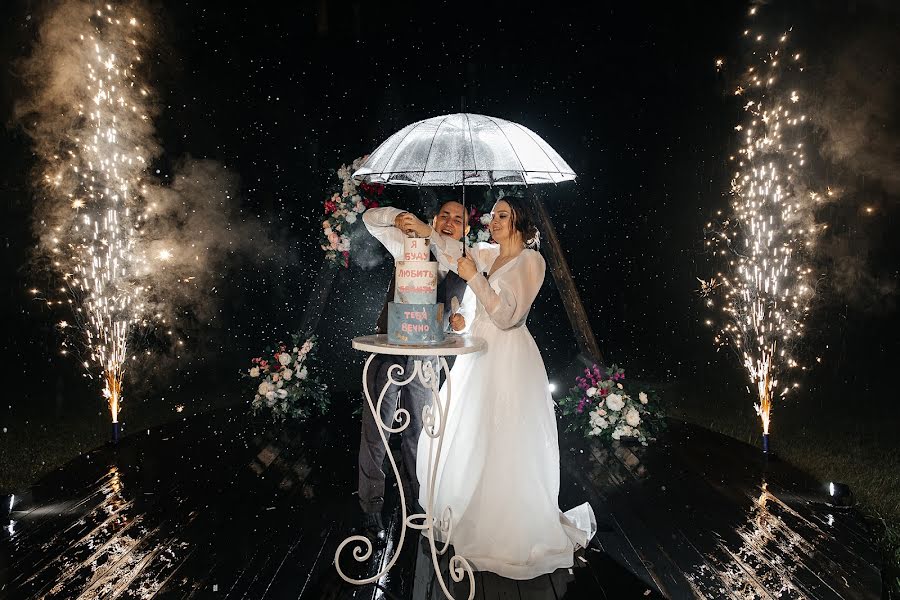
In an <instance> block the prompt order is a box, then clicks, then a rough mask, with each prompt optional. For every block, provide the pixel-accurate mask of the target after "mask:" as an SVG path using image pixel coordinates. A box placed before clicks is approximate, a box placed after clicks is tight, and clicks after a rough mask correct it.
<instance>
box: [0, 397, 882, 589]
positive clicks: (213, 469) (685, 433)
mask: <svg viewBox="0 0 900 600" xmlns="http://www.w3.org/2000/svg"><path fill="white" fill-rule="evenodd" d="M339 422H340V423H342V425H337V424H335V423H316V424H310V425H307V426H302V427H287V428H284V427H275V426H271V425H267V424H265V423H261V422H260V421H259V420H253V419H251V418H249V417H248V416H247V414H245V413H244V412H243V411H242V410H240V409H232V410H228V411H222V412H220V413H217V414H214V415H210V416H205V417H194V418H191V419H189V420H186V421H183V422H179V423H177V424H174V425H170V426H167V427H164V428H161V429H158V430H151V431H148V432H141V433H137V434H133V435H131V436H129V437H127V438H125V439H124V440H123V442H122V444H121V445H120V446H119V447H118V448H116V449H113V448H101V449H98V450H97V451H95V452H92V453H90V454H87V455H84V456H82V457H80V458H79V459H77V460H75V461H73V462H72V463H70V464H69V465H67V466H66V467H64V468H62V469H60V470H58V471H56V472H54V473H52V474H51V475H49V476H48V477H46V478H45V479H43V480H42V481H41V482H40V483H39V484H37V485H35V486H34V487H33V488H32V489H30V490H27V491H25V492H24V494H22V495H20V496H18V497H17V499H16V502H15V505H14V507H13V511H12V512H11V514H10V515H9V517H8V524H7V525H6V526H4V527H3V528H2V530H0V546H2V547H3V548H4V550H3V551H2V554H0V561H2V562H0V597H2V598H67V599H68V598H85V599H86V598H98V599H99V598H103V599H107V598H207V597H209V598H244V599H258V598H310V599H321V598H335V599H336V598H365V599H374V598H415V599H419V598H423V599H424V598H441V597H442V593H441V591H440V588H439V587H438V585H437V583H436V581H435V578H434V575H433V572H432V570H431V564H430V557H427V556H425V555H424V554H423V553H422V551H421V549H420V546H419V544H418V541H419V540H418V538H417V537H416V536H412V535H409V536H407V542H406V544H404V547H403V549H402V552H401V556H400V558H399V560H398V563H397V564H396V565H395V567H394V569H393V570H392V571H391V572H390V573H389V574H388V575H387V576H385V577H383V578H382V579H381V580H379V581H378V582H377V584H371V585H367V586H361V587H356V586H351V585H349V584H346V583H344V582H343V581H342V580H341V579H340V578H339V577H338V576H337V574H336V572H335V568H334V564H333V560H334V552H335V549H336V547H337V545H338V544H339V543H340V541H342V540H343V539H344V538H345V537H346V536H347V535H349V533H348V530H349V527H350V524H351V521H352V519H353V515H354V514H355V512H354V511H355V510H356V499H355V496H354V495H353V494H352V491H353V489H354V487H355V484H354V482H355V480H356V460H355V454H356V448H357V446H356V444H357V440H358V431H357V429H358V424H357V421H356V420H355V419H353V418H348V419H346V420H344V421H339ZM562 457H563V458H562V487H561V491H560V505H561V506H562V507H563V508H567V507H570V506H574V505H576V504H579V503H581V502H583V501H585V500H588V501H590V502H591V504H592V506H593V507H594V510H595V512H596V513H597V516H598V519H599V520H600V521H601V527H603V526H604V525H605V530H602V531H601V532H599V533H598V535H597V537H596V538H595V543H594V544H593V545H592V547H591V548H590V549H588V550H587V551H582V552H580V553H579V555H578V556H577V557H576V566H575V568H573V569H571V570H569V569H561V570H559V571H557V572H556V573H553V574H551V575H547V576H544V577H540V578H538V579H535V580H531V581H526V582H515V581H511V580H505V579H503V578H500V577H498V576H496V575H493V574H491V573H483V574H482V573H480V574H477V575H476V592H477V594H476V597H478V598H516V599H519V600H526V599H539V598H547V599H555V600H559V599H563V598H565V599H568V600H571V599H580V598H590V599H599V598H610V599H612V598H616V599H618V598H653V597H657V598H661V597H668V598H816V599H851V598H853V599H856V598H859V599H873V600H874V599H877V598H879V597H880V595H881V594H880V591H881V581H880V572H879V569H878V563H877V560H878V557H877V553H876V552H875V550H874V549H873V547H872V543H871V538H870V535H869V533H868V532H867V531H866V529H865V527H864V525H863V523H862V522H861V521H860V519H859V518H858V516H857V515H856V513H855V512H853V511H848V510H839V509H833V508H830V507H828V506H827V505H825V504H823V503H822V501H823V500H824V499H825V490H824V486H823V485H822V483H821V482H816V481H813V480H811V479H809V478H808V477H806V476H804V475H803V474H802V473H800V472H798V471H796V470H794V469H792V468H791V467H790V466H789V465H786V464H779V463H770V464H766V463H765V462H764V461H762V460H761V458H760V455H759V453H758V452H757V451H756V450H755V449H753V448H750V447H748V446H746V445H744V444H741V443H739V442H737V441H735V440H732V439H729V438H725V437H723V436H719V435H717V434H714V433H711V432H708V431H705V430H702V429H699V428H695V427H692V426H689V425H686V424H682V423H678V422H673V424H672V427H671V428H670V430H669V431H668V432H667V433H666V436H665V438H664V439H663V440H662V441H661V442H660V443H658V444H656V445H654V446H653V447H650V448H640V447H628V446H618V447H616V448H614V449H602V448H599V447H593V448H592V447H589V446H586V445H585V444H584V443H583V442H581V441H579V440H577V439H574V438H568V437H564V438H563V440H562ZM386 512H387V514H388V517H389V522H390V533H391V535H390V536H389V537H390V542H389V544H388V547H387V552H381V553H378V554H376V556H375V557H373V559H371V560H370V561H369V562H368V563H366V564H363V565H356V564H349V563H352V562H353V561H352V559H349V557H348V564H346V569H347V570H348V571H349V572H352V573H354V574H359V575H362V574H365V573H375V572H377V569H378V565H379V564H383V563H384V561H386V560H388V557H389V555H390V552H391V551H392V550H393V549H394V548H395V547H396V543H397V538H398V523H399V507H398V494H397V493H396V487H394V488H393V489H392V492H391V493H390V494H389V497H388V498H387V506H386ZM444 565H445V568H446V560H445V561H444ZM448 581H449V578H448ZM454 592H455V593H456V595H457V597H460V596H462V597H465V594H466V593H467V587H466V585H461V586H458V587H457V588H455V590H454Z"/></svg>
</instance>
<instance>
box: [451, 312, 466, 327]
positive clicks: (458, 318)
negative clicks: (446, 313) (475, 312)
mask: <svg viewBox="0 0 900 600" xmlns="http://www.w3.org/2000/svg"><path fill="white" fill-rule="evenodd" d="M450 327H451V328H452V329H453V331H462V330H463V329H465V328H466V318H465V317H464V316H462V315H461V314H459V313H453V314H452V315H450Z"/></svg>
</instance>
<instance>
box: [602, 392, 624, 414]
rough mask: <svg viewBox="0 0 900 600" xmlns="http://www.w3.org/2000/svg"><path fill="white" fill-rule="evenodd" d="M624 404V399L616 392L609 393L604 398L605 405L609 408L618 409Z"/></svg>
mask: <svg viewBox="0 0 900 600" xmlns="http://www.w3.org/2000/svg"><path fill="white" fill-rule="evenodd" d="M623 406H625V401H624V400H622V396H620V395H618V394H610V395H609V396H607V398H606V407H607V408H609V410H615V411H619V410H622V407H623Z"/></svg>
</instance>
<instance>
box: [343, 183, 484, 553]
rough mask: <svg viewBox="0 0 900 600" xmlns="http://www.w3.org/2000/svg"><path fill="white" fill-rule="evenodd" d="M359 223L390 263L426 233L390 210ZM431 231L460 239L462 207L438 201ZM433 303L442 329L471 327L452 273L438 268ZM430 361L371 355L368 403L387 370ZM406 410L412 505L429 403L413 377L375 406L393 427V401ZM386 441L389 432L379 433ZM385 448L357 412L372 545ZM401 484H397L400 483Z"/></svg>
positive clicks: (365, 520) (362, 498)
mask: <svg viewBox="0 0 900 600" xmlns="http://www.w3.org/2000/svg"><path fill="white" fill-rule="evenodd" d="M363 223H365V225H366V229H368V230H369V233H371V234H372V235H373V236H374V237H375V238H376V239H377V240H378V241H379V242H381V243H382V244H383V245H384V247H385V248H387V250H388V252H390V253H391V255H392V256H393V257H394V260H395V261H397V260H402V258H403V240H404V239H405V238H406V237H409V236H410V235H415V232H416V231H421V230H423V229H427V228H428V225H426V224H425V223H423V222H422V221H420V220H419V219H418V218H416V217H415V216H414V215H412V214H410V213H408V212H405V211H402V210H400V209H397V208H393V207H390V206H387V207H383V208H372V209H369V210H367V211H366V212H364V213H363ZM432 227H433V228H434V230H435V231H438V232H440V233H441V234H443V235H445V236H447V237H449V238H451V239H454V240H462V237H463V235H464V234H465V233H466V232H467V230H468V225H467V223H466V215H465V212H464V209H463V205H462V204H460V203H459V202H457V201H455V200H449V201H447V202H444V203H443V204H442V205H441V207H440V208H439V209H438V213H437V215H435V217H434V220H433V222H432ZM459 252H460V254H462V243H460V244H459ZM394 284H395V277H394V276H393V274H392V275H391V284H390V287H389V288H388V293H387V297H386V299H385V301H384V307H383V308H382V309H381V315H380V316H379V317H378V324H377V332H378V333H387V312H388V302H393V300H394ZM453 297H456V298H457V299H458V300H459V301H460V303H459V304H460V308H459V311H458V312H457V313H455V314H454V315H452V316H449V317H448V315H449V312H450V306H451V299H452V298H453ZM437 301H438V302H443V303H444V330H445V331H449V330H451V329H452V330H453V331H456V332H458V333H462V332H464V331H465V329H466V328H467V327H468V325H469V324H470V323H471V322H472V318H473V317H474V312H475V310H474V309H475V294H474V293H472V291H470V290H469V289H468V287H467V286H466V282H465V281H463V279H462V278H460V277H459V276H458V275H457V274H456V273H454V272H452V271H448V270H447V269H444V268H443V267H442V266H441V265H440V264H439V265H438V288H437ZM417 358H418V359H419V360H421V361H422V362H423V363H424V362H425V361H430V362H431V364H432V366H433V367H434V369H435V372H437V367H438V360H437V357H435V356H419V357H415V356H396V355H389V354H377V355H375V358H374V359H372V362H371V363H370V365H369V371H368V374H367V381H366V385H367V386H368V388H369V394H370V395H371V397H372V401H373V403H374V402H377V398H378V395H379V394H380V393H381V390H382V388H383V387H384V385H385V383H387V381H388V369H389V368H390V367H391V366H393V365H400V366H402V367H403V373H402V375H401V374H395V375H394V379H405V378H407V377H409V375H410V374H412V372H413V370H414V368H415V366H414V360H415V359H417ZM398 396H399V402H400V403H401V405H402V406H403V407H404V408H405V409H406V410H408V411H409V416H410V423H409V426H407V427H406V429H404V430H403V432H402V433H401V435H402V436H403V440H402V444H401V451H402V455H403V463H404V465H405V466H406V473H407V476H408V477H409V484H410V485H409V488H410V490H411V493H412V497H411V498H410V499H409V500H410V501H411V502H409V503H408V505H413V504H412V501H415V500H416V499H418V497H419V482H418V480H417V478H416V451H417V449H418V443H419V434H420V433H421V432H422V408H423V407H424V406H425V405H426V404H428V403H430V402H431V389H430V388H427V387H425V386H423V385H422V382H421V381H419V378H418V377H416V378H415V379H414V380H412V381H411V382H410V383H409V384H407V385H405V386H403V387H399V388H398V387H397V386H393V385H392V386H391V388H390V389H388V391H387V392H386V393H385V395H384V400H383V401H382V405H381V421H382V422H383V423H384V424H386V425H388V426H391V427H393V426H396V425H397V424H398V423H396V422H395V421H394V412H395V410H396V408H397V402H398ZM385 435H386V436H387V437H390V433H388V432H385ZM386 452H387V449H386V448H385V447H384V444H383V443H382V442H381V437H380V436H379V434H378V424H377V423H376V422H375V418H374V417H373V415H372V411H371V410H370V409H369V407H368V406H364V407H363V411H362V432H361V437H360V442H359V505H360V508H361V509H362V523H361V527H360V528H359V529H360V530H361V531H360V533H362V534H363V535H365V536H366V537H368V538H369V539H370V540H372V541H373V542H378V541H380V540H383V539H384V537H385V531H384V522H383V520H382V517H381V510H382V507H383V506H384V485H385V474H384V471H383V470H382V464H383V463H384V458H385V454H386ZM401 485H402V483H401Z"/></svg>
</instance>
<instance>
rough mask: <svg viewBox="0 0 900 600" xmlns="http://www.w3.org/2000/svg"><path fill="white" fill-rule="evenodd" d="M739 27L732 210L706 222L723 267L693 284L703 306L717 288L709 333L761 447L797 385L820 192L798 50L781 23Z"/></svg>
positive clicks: (710, 243) (765, 446)
mask: <svg viewBox="0 0 900 600" xmlns="http://www.w3.org/2000/svg"><path fill="white" fill-rule="evenodd" d="M755 14H756V9H751V16H755ZM744 36H745V37H746V38H747V41H748V42H749V43H750V44H751V45H752V58H753V60H752V64H750V65H749V66H748V67H747V68H746V70H745V71H744V72H743V74H742V76H741V77H740V81H739V83H738V84H737V85H736V87H735V89H734V94H735V95H736V96H737V97H739V98H741V100H742V103H743V108H744V113H745V114H744V118H743V120H742V122H741V123H739V124H738V125H737V126H736V127H735V130H736V132H737V133H738V137H739V147H738V149H737V152H736V154H735V155H733V156H731V157H729V160H730V161H731V163H732V164H733V165H734V167H733V168H734V171H733V179H732V188H731V195H732V202H731V210H730V211H728V214H727V215H726V214H722V213H720V215H719V217H720V220H719V222H718V223H708V224H707V236H706V237H707V241H706V244H707V246H708V247H709V248H710V249H711V250H712V251H713V252H714V253H715V255H716V257H717V258H718V259H720V260H722V261H723V263H724V264H723V267H724V268H723V270H722V272H719V273H717V275H716V277H715V278H712V279H710V280H709V281H704V282H703V283H702V288H701V294H702V295H703V296H704V297H706V302H707V305H708V306H709V307H712V308H717V306H716V302H715V300H714V297H721V303H720V306H718V308H720V309H721V310H722V311H723V317H724V319H723V321H724V323H723V325H722V327H721V329H720V330H719V332H718V333H717V335H716V336H715V342H716V344H718V345H729V346H730V347H731V348H732V349H733V350H734V351H735V352H736V353H737V355H738V357H739V359H740V360H741V362H742V364H743V365H744V367H745V368H746V369H747V372H748V374H749V377H750V381H751V383H752V385H753V387H754V388H755V396H756V397H757V398H758V400H757V402H756V404H755V408H756V411H757V414H758V415H759V417H760V419H761V421H762V428H763V450H764V452H768V450H769V426H770V420H771V414H772V405H773V400H774V399H775V398H776V397H782V396H784V395H786V394H787V393H788V392H789V391H790V390H791V389H792V388H794V387H797V386H798V384H797V383H796V382H793V383H788V384H785V383H783V379H784V378H786V377H788V373H787V372H788V371H789V370H792V369H795V368H798V367H799V368H801V369H802V368H804V367H801V366H800V365H799V364H798V362H797V361H796V359H795V355H796V353H797V351H798V350H799V345H800V344H801V342H802V339H803V333H804V331H803V330H804V319H805V318H806V316H807V314H808V312H809V309H810V304H811V301H812V299H813V297H814V289H815V288H814V282H813V281H812V277H813V272H812V268H811V266H810V265H811V256H812V249H813V246H814V244H815V241H816V238H817V236H818V234H819V233H820V232H821V231H822V229H823V226H821V225H816V224H815V221H814V218H813V217H814V212H815V210H816V206H817V204H818V203H819V201H820V199H821V197H820V195H819V194H818V193H817V192H815V191H812V188H811V187H810V186H809V182H808V176H807V173H806V167H807V158H806V149H805V140H806V139H807V138H808V137H809V133H810V124H809V123H808V121H807V119H806V116H805V115H804V114H803V98H802V96H801V92H800V91H799V90H800V85H801V83H802V72H803V66H802V56H801V54H800V53H799V52H797V51H794V50H792V49H791V47H790V31H788V32H784V33H782V34H781V35H779V36H777V37H774V38H771V37H769V36H768V35H767V34H765V33H760V32H755V31H753V30H750V29H748V30H746V31H745V32H744ZM716 66H717V67H718V68H722V66H723V61H722V60H717V61H716ZM714 292H715V293H714ZM707 323H708V324H709V325H713V324H714V321H712V320H711V321H708V322H707Z"/></svg>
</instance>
